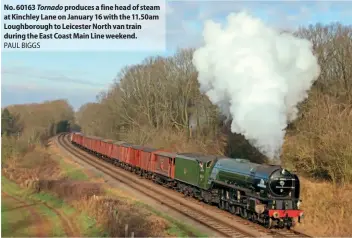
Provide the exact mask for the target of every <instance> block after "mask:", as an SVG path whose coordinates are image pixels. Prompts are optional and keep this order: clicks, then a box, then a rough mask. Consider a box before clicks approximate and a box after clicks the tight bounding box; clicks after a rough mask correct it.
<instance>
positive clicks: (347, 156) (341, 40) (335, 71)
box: [76, 23, 352, 236]
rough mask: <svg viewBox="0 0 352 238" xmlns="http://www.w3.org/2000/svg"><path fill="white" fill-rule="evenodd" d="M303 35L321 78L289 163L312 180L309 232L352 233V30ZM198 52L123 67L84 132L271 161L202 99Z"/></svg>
mask: <svg viewBox="0 0 352 238" xmlns="http://www.w3.org/2000/svg"><path fill="white" fill-rule="evenodd" d="M296 34H297V35H298V36H300V37H304V38H307V39H309V40H311V41H312V42H313V45H314V52H315V54H316V55H317V57H318V58H319V63H320V66H321V69H322V72H321V76H320V77H319V79H318V80H317V81H316V83H315V84H314V85H313V88H312V90H311V91H310V93H309V98H308V100H306V101H305V102H304V103H302V105H300V108H301V110H300V117H299V119H297V120H296V121H295V122H294V123H292V124H291V125H289V128H288V132H287V137H286V142H285V145H284V150H283V153H282V161H283V163H284V165H285V166H287V167H289V168H290V169H292V170H294V171H297V172H298V173H299V174H301V175H304V176H305V177H306V178H307V179H302V184H303V185H302V186H303V189H302V199H303V204H304V205H303V209H305V210H306V220H305V223H304V225H303V228H305V229H306V230H310V231H312V232H315V234H316V235H330V236H332V235H334V236H343V235H348V234H352V227H351V226H349V225H350V220H349V219H348V218H347V215H348V214H351V213H352V207H351V206H350V204H349V203H348V201H347V198H348V197H351V196H352V192H351V190H350V189H349V188H350V185H349V184H350V183H351V182H352V146H351V139H352V27H351V26H343V25H340V24H337V23H336V24H330V25H320V24H317V25H315V26H310V27H308V28H302V29H299V30H298V31H297V32H296ZM192 52H193V50H192V49H186V50H180V51H178V52H177V53H176V54H175V55H174V56H172V57H168V58H162V57H153V58H148V59H146V60H145V61H144V62H142V63H141V64H139V65H133V66H129V67H126V68H125V69H123V70H122V71H121V72H120V75H119V76H118V78H117V79H116V81H115V84H114V85H113V86H112V87H111V88H110V89H109V90H108V91H107V92H104V93H102V94H101V95H100V96H99V100H98V102H97V103H89V104H86V105H84V106H82V108H81V109H80V110H79V112H78V113H77V115H76V118H77V122H78V124H79V125H80V126H81V128H82V131H83V132H84V133H87V134H90V135H96V136H101V137H104V138H111V139H116V140H125V141H129V142H132V143H136V144H145V145H150V146H155V147H163V148H165V149H170V150H176V151H200V152H204V153H221V154H225V155H228V156H232V157H235V156H239V157H245V158H249V159H251V160H253V161H264V160H265V158H263V156H262V155H260V154H259V153H258V151H256V150H255V149H254V148H252V147H251V146H249V144H248V143H247V142H246V141H245V140H244V139H243V137H242V136H239V135H233V134H231V133H229V127H228V123H226V124H225V123H223V122H222V121H223V120H222V118H221V116H220V115H219V112H218V110H217V108H216V107H214V106H213V105H212V104H211V103H210V101H209V100H208V99H207V97H206V96H204V95H202V94H201V93H200V91H199V84H198V82H197V73H196V71H195V68H194V67H193V65H192V62H191V60H192ZM308 179H309V180H308ZM313 179H314V180H317V181H319V182H312V181H313ZM319 193H320V194H323V195H321V196H320V195H318V194H319ZM313 195H315V196H313Z"/></svg>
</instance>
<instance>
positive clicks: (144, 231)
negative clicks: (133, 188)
mask: <svg viewBox="0 0 352 238" xmlns="http://www.w3.org/2000/svg"><path fill="white" fill-rule="evenodd" d="M24 158H25V159H26V158H27V159H28V158H31V159H32V161H30V162H29V161H27V160H23V158H22V159H20V161H11V162H8V163H7V166H6V167H7V168H5V169H4V170H3V171H4V176H2V205H3V206H2V207H3V208H2V209H3V210H2V217H3V219H2V222H3V223H2V232H3V235H4V236H39V237H44V236H45V237H46V236H70V237H72V236H74V237H77V236H78V237H80V236H111V235H114V236H124V235H125V226H126V225H128V227H129V234H130V233H131V232H134V234H135V236H183V237H184V236H188V235H191V236H204V234H202V233H201V232H199V231H197V230H196V229H194V228H192V227H188V226H187V225H185V224H183V223H182V222H180V221H178V220H177V219H174V218H173V217H171V216H169V215H167V214H165V213H163V212H160V211H158V210H156V209H155V208H153V207H151V206H149V205H147V204H145V203H143V202H142V201H141V200H140V199H136V198H134V197H133V196H131V194H129V193H126V192H125V191H123V190H119V189H116V188H113V187H109V186H107V185H106V183H105V181H104V179H102V178H101V174H99V173H94V172H92V171H87V170H85V169H84V168H82V167H81V166H79V165H78V164H76V163H74V162H73V161H71V160H69V159H65V158H64V157H63V156H62V155H61V154H60V153H59V150H58V149H57V148H56V147H55V146H54V145H53V144H51V143H50V145H49V146H48V149H35V150H33V151H32V152H30V153H29V154H27V155H26V156H25V157H24ZM39 171H41V173H40V177H39V178H34V179H33V177H35V175H34V174H36V173H37V172H39ZM18 173H20V174H21V175H19V176H18ZM9 178H11V180H12V181H11V180H10V179H9Z"/></svg>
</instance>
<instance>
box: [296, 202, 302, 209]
mask: <svg viewBox="0 0 352 238" xmlns="http://www.w3.org/2000/svg"><path fill="white" fill-rule="evenodd" d="M301 203H302V202H301V200H299V201H298V202H297V208H298V209H299V207H300V206H301Z"/></svg>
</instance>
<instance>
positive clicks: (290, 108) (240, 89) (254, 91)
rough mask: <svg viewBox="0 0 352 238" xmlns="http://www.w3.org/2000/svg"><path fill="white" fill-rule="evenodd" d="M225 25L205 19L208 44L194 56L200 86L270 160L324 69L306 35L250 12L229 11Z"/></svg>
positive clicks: (235, 130) (238, 131)
mask: <svg viewBox="0 0 352 238" xmlns="http://www.w3.org/2000/svg"><path fill="white" fill-rule="evenodd" d="M227 21H228V25H227V26H226V27H224V28H222V27H221V25H220V24H217V23H215V22H213V21H207V22H205V27H204V31H203V36H204V41H205V45H204V46H203V47H201V48H199V49H197V50H196V51H195V53H194V55H193V64H194V65H195V67H196V69H197V70H198V73H199V75H198V81H199V83H200V86H201V91H202V92H205V93H206V95H207V96H208V97H209V99H210V100H211V102H212V103H213V104H216V105H218V106H219V108H220V110H221V111H222V113H223V114H224V115H226V116H228V118H232V119H233V120H232V124H231V131H232V132H233V133H238V134H242V135H244V136H245V138H246V139H247V140H248V141H249V142H250V143H251V144H252V145H253V146H255V147H256V148H257V149H258V150H259V151H260V152H261V153H263V154H264V155H266V156H267V157H268V158H270V159H277V158H279V156H280V153H281V148H282V145H283V142H284V136H285V129H286V126H287V123H288V122H291V121H293V120H294V119H296V117H297V112H298V110H297V104H298V103H299V102H302V101H303V100H304V99H305V98H307V96H308V95H307V90H309V88H310V87H311V85H312V84H313V82H314V81H315V80H316V79H317V77H318V76H319V74H320V67H319V65H318V62H317V59H316V57H315V56H314V55H313V53H312V44H311V43H310V42H309V41H308V40H304V39H300V38H296V37H294V36H293V35H291V34H288V33H280V32H278V31H276V30H275V29H273V28H270V27H268V26H266V25H265V24H264V23H263V22H261V21H260V20H259V19H256V18H254V17H252V16H250V15H248V14H247V13H246V12H241V13H238V14H230V15H229V16H228V18H227Z"/></svg>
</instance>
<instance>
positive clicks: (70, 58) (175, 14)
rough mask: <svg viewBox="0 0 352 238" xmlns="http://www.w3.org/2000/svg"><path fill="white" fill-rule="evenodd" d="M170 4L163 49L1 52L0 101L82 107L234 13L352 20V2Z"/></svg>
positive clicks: (273, 20) (303, 20)
mask: <svg viewBox="0 0 352 238" xmlns="http://www.w3.org/2000/svg"><path fill="white" fill-rule="evenodd" d="M166 7H167V22H166V29H167V32H166V35H167V38H166V44H167V49H166V51H163V52H152V51H151V52H147V51H144V52H2V53H1V57H2V60H1V86H2V89H1V106H2V107H5V106H7V105H10V104H22V103H38V102H41V101H44V100H55V99H67V100H68V101H69V103H70V104H71V105H72V106H73V107H74V108H75V109H76V110H77V109H78V108H79V107H80V106H82V105H83V104H85V103H87V102H94V101H95V100H96V96H97V94H99V92H102V91H104V90H107V89H108V88H109V85H111V84H112V83H113V81H114V79H115V78H116V76H117V75H118V73H119V71H120V70H121V69H122V68H123V67H125V66H128V65H133V64H138V63H140V62H141V61H143V59H145V58H146V57H149V56H156V55H161V56H171V55H172V54H174V53H175V51H176V50H177V49H178V48H187V47H197V46H200V45H201V44H202V28H203V23H204V21H205V20H208V19H212V20H215V21H218V22H221V23H224V22H225V20H226V16H227V15H228V14H229V13H231V12H237V11H241V10H246V11H247V12H249V13H251V14H252V15H254V16H256V17H259V18H260V19H262V20H263V21H265V22H266V23H268V24H269V25H271V26H273V27H278V28H286V29H295V28H297V27H298V26H301V25H309V24H315V23H318V22H320V23H324V24H328V23H330V22H336V21H339V22H340V23H342V24H348V25H350V24H352V1H340V2H337V1H331V2H329V1H320V2H318V1H266V2H264V1H167V5H166Z"/></svg>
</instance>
